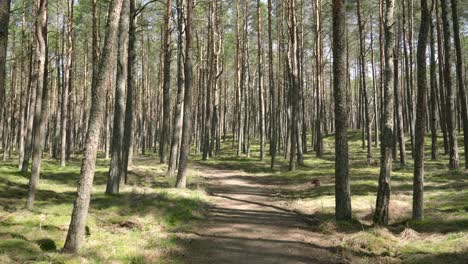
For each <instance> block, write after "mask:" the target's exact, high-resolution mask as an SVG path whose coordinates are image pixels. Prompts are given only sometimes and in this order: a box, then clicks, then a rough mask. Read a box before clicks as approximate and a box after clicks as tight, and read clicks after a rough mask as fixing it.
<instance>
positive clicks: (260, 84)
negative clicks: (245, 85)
mask: <svg viewBox="0 0 468 264" xmlns="http://www.w3.org/2000/svg"><path fill="white" fill-rule="evenodd" d="M257 21H258V24H257V29H258V34H257V44H258V45H257V52H258V54H257V63H258V69H257V71H258V107H259V110H260V111H259V118H260V124H259V130H260V160H263V159H265V101H264V98H263V41H262V15H261V11H260V0H257Z"/></svg>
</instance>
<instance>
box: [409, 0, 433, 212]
mask: <svg viewBox="0 0 468 264" xmlns="http://www.w3.org/2000/svg"><path fill="white" fill-rule="evenodd" d="M430 19H431V17H430V13H429V9H428V7H427V0H421V26H420V28H419V38H418V49H417V54H416V56H417V61H416V63H417V65H416V66H417V69H418V73H417V74H418V75H417V82H418V96H417V102H416V109H417V112H416V126H415V137H414V139H415V144H414V178H413V179H414V181H413V219H414V220H422V219H423V215H424V200H423V198H424V189H423V188H424V137H425V132H426V111H427V103H426V97H427V79H426V47H427V37H428V35H429V26H430Z"/></svg>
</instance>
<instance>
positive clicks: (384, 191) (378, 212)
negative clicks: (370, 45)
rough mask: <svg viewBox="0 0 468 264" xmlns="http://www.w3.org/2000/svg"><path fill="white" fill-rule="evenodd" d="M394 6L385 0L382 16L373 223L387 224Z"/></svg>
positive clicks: (391, 118) (391, 117)
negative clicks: (381, 76)
mask: <svg viewBox="0 0 468 264" xmlns="http://www.w3.org/2000/svg"><path fill="white" fill-rule="evenodd" d="M394 7H395V0H385V17H384V34H385V43H384V54H385V56H384V57H385V76H384V78H385V79H384V84H383V85H384V88H383V92H384V93H383V96H384V102H383V103H384V104H383V109H382V111H383V115H382V119H383V120H382V122H383V127H382V143H381V161H380V176H379V187H378V190H377V201H376V206H375V214H374V219H373V220H374V224H377V225H387V224H388V206H389V202H390V174H391V172H392V158H393V157H392V152H393V114H394V113H393V100H394V98H393V97H394V96H393V91H392V89H393V81H394V80H393V47H394V45H395V44H394V43H395V32H394V30H395V29H394V26H395V25H394V18H393V14H394Z"/></svg>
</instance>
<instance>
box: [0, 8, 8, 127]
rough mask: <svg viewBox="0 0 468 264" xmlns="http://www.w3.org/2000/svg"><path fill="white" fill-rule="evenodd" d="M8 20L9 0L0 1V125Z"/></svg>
mask: <svg viewBox="0 0 468 264" xmlns="http://www.w3.org/2000/svg"><path fill="white" fill-rule="evenodd" d="M9 22H10V0H2V1H1V2H0V125H1V124H3V122H4V120H3V121H2V119H3V111H4V107H5V105H6V104H5V102H4V101H5V95H6V59H7V47H8V28H9Z"/></svg>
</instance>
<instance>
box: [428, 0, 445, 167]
mask: <svg viewBox="0 0 468 264" xmlns="http://www.w3.org/2000/svg"><path fill="white" fill-rule="evenodd" d="M436 1H437V0H433V1H432V10H431V11H432V14H431V20H430V25H431V28H430V34H431V37H430V46H431V58H430V60H431V66H430V76H431V77H430V78H431V99H430V100H431V115H430V118H431V159H432V160H437V156H438V153H437V148H438V146H437V69H436V67H437V64H436V59H435V52H436V51H435V32H434V18H433V17H434V15H433V12H434V7H435V2H436ZM439 78H442V76H439ZM441 125H442V124H441Z"/></svg>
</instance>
